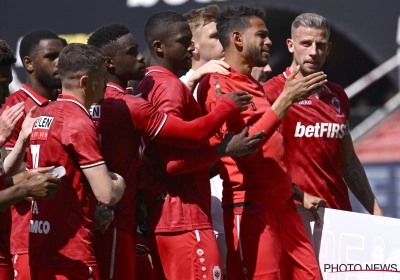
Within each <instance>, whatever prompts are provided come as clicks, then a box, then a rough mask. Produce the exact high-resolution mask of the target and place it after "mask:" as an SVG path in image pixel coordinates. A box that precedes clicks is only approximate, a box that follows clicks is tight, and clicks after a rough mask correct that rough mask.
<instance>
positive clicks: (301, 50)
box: [286, 26, 332, 76]
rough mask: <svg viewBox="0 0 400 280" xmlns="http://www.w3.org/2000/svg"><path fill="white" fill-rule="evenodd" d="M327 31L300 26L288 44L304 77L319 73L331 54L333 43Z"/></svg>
mask: <svg viewBox="0 0 400 280" xmlns="http://www.w3.org/2000/svg"><path fill="white" fill-rule="evenodd" d="M326 35H327V34H326V31H325V30H323V29H314V28H308V27H303V26H300V27H299V28H297V29H296V31H295V32H294V34H292V39H287V41H286V43H287V46H288V49H289V51H290V52H291V53H292V54H293V60H294V62H295V63H296V65H300V72H301V74H302V75H303V76H307V75H309V74H312V73H315V72H318V71H319V70H320V69H321V67H322V65H323V64H324V62H325V58H326V56H327V55H328V54H329V50H330V48H331V45H332V44H331V43H329V42H328V40H327V36H326Z"/></svg>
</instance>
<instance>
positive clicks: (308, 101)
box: [298, 99, 312, 106]
mask: <svg viewBox="0 0 400 280" xmlns="http://www.w3.org/2000/svg"><path fill="white" fill-rule="evenodd" d="M298 104H299V105H308V106H309V105H312V100H310V99H305V100H301V101H300V102H299V103H298Z"/></svg>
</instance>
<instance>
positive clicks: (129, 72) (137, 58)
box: [113, 33, 146, 81]
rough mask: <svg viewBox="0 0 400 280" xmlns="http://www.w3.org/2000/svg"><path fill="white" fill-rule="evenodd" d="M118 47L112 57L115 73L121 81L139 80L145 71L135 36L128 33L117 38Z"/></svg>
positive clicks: (142, 57)
mask: <svg viewBox="0 0 400 280" xmlns="http://www.w3.org/2000/svg"><path fill="white" fill-rule="evenodd" d="M117 43H118V47H117V49H116V50H115V55H114V57H113V59H114V64H115V75H116V76H117V77H118V78H119V79H120V80H122V81H128V80H141V79H143V77H144V75H145V73H146V64H145V62H144V59H145V58H144V56H143V55H142V54H141V53H140V52H139V44H138V43H137V41H136V39H135V37H134V36H133V35H132V34H131V33H128V34H126V35H124V36H122V37H121V38H119V39H118V40H117Z"/></svg>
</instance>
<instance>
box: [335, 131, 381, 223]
mask: <svg viewBox="0 0 400 280" xmlns="http://www.w3.org/2000/svg"><path fill="white" fill-rule="evenodd" d="M342 143H343V152H344V172H343V179H344V180H345V182H346V184H347V186H348V187H349V189H350V190H351V192H352V193H353V194H354V196H355V197H356V198H357V199H358V201H359V202H360V203H361V204H362V205H363V206H364V208H365V209H366V210H367V211H368V212H369V213H370V214H373V215H378V216H383V211H382V209H381V207H380V206H379V203H378V200H377V199H376V197H375V195H374V193H373V192H372V189H371V186H370V184H369V181H368V178H367V175H366V174H365V170H364V167H363V166H362V164H361V162H360V160H359V159H358V156H357V155H356V152H355V151H354V146H353V140H352V139H351V136H350V133H348V134H346V135H345V136H344V137H343V138H342Z"/></svg>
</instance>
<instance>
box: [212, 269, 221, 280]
mask: <svg viewBox="0 0 400 280" xmlns="http://www.w3.org/2000/svg"><path fill="white" fill-rule="evenodd" d="M213 277H214V280H220V279H221V269H220V268H219V267H218V266H214V268H213Z"/></svg>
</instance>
